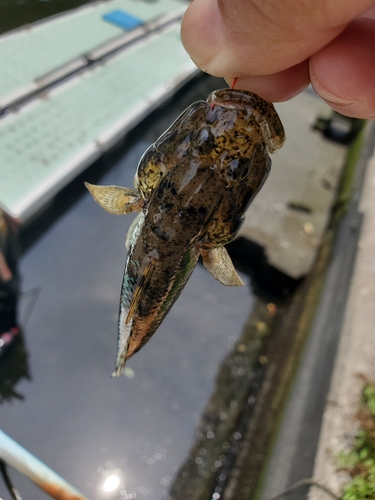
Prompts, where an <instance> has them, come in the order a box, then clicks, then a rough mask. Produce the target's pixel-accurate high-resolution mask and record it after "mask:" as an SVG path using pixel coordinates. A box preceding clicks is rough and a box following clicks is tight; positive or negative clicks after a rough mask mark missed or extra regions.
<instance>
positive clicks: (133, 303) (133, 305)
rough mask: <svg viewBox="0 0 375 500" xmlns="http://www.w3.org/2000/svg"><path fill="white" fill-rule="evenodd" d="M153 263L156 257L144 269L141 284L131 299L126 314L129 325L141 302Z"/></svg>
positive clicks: (126, 321) (126, 322)
mask: <svg viewBox="0 0 375 500" xmlns="http://www.w3.org/2000/svg"><path fill="white" fill-rule="evenodd" d="M153 263H154V259H151V261H150V263H149V264H148V265H147V266H146V268H145V270H144V271H143V275H142V278H141V281H140V282H139V285H138V286H137V288H136V289H135V292H134V294H133V298H132V301H131V303H130V306H129V312H128V315H127V316H126V320H125V324H126V325H128V324H129V323H130V321H131V319H132V317H133V314H134V311H135V309H136V307H137V305H138V303H139V299H140V298H141V294H142V290H143V287H144V284H145V282H146V279H147V276H148V275H149V274H150V271H151V269H152V266H153Z"/></svg>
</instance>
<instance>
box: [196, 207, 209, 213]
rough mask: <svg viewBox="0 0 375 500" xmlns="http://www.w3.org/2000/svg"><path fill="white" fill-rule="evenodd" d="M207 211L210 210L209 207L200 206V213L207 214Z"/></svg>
mask: <svg viewBox="0 0 375 500" xmlns="http://www.w3.org/2000/svg"><path fill="white" fill-rule="evenodd" d="M207 212H208V210H207V208H206V207H199V208H198V213H199V214H200V215H206V214H207Z"/></svg>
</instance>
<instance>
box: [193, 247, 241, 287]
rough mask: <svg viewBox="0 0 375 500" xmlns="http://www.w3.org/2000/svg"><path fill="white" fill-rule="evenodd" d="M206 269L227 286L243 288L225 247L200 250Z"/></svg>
mask: <svg viewBox="0 0 375 500" xmlns="http://www.w3.org/2000/svg"><path fill="white" fill-rule="evenodd" d="M200 252H201V255H202V259H203V265H204V267H205V268H206V269H207V270H208V271H209V272H210V273H211V274H212V276H213V277H214V278H215V279H216V280H217V281H219V282H220V283H222V284H223V285H225V286H243V285H244V284H245V283H244V282H243V281H242V279H241V278H240V277H239V276H238V274H237V271H236V270H235V268H234V265H233V262H232V260H231V258H230V257H229V255H228V252H227V250H226V249H225V248H224V247H218V248H212V249H210V250H202V249H201V250H200Z"/></svg>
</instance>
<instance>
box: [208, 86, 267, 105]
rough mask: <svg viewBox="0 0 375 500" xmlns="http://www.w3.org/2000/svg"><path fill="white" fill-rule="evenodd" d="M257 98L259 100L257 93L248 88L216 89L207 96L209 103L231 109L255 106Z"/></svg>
mask: <svg viewBox="0 0 375 500" xmlns="http://www.w3.org/2000/svg"><path fill="white" fill-rule="evenodd" d="M257 100H259V97H258V96H257V95H256V94H253V93H252V92H249V91H247V90H237V89H220V90H214V91H213V92H211V94H210V95H209V96H208V97H207V102H208V103H211V104H217V105H218V106H223V107H224V108H231V109H238V108H242V109H243V108H244V107H253V104H254V101H257Z"/></svg>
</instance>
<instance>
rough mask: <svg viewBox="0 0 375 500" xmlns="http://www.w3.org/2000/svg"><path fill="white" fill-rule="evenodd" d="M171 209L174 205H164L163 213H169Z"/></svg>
mask: <svg viewBox="0 0 375 500" xmlns="http://www.w3.org/2000/svg"><path fill="white" fill-rule="evenodd" d="M173 207H174V203H166V204H165V205H164V211H165V212H169V211H170V210H172V208H173Z"/></svg>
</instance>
